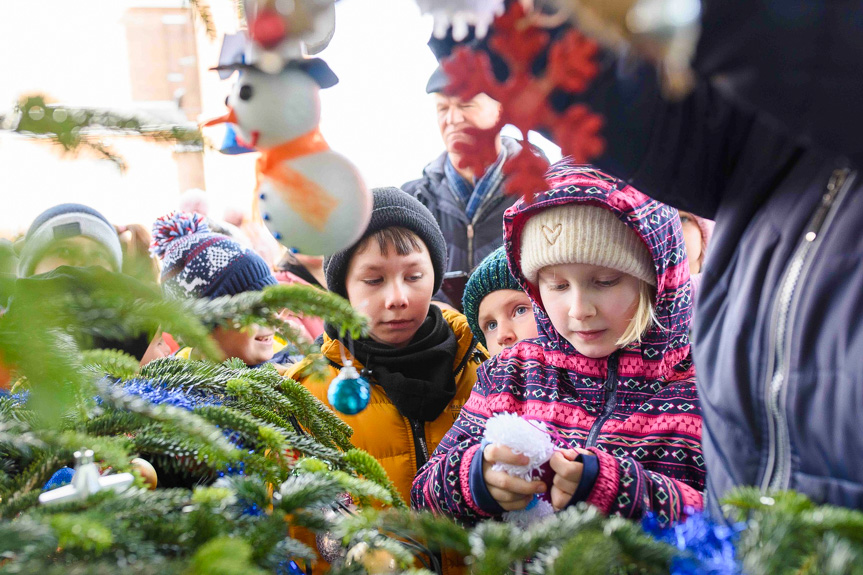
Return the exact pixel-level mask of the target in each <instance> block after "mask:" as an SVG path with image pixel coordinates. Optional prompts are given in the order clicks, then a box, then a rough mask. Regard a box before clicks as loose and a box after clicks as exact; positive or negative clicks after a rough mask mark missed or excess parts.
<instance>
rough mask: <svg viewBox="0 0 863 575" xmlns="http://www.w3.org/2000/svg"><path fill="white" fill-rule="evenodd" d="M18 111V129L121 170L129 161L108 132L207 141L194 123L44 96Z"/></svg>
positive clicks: (187, 141)
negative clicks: (157, 120) (149, 119)
mask: <svg viewBox="0 0 863 575" xmlns="http://www.w3.org/2000/svg"><path fill="white" fill-rule="evenodd" d="M199 13H200V12H199ZM17 112H18V122H17V126H15V128H14V131H15V132H17V133H19V134H22V135H24V136H29V137H33V138H39V139H45V140H48V141H51V142H53V143H56V144H58V145H60V146H61V147H62V148H63V150H64V151H66V152H71V153H77V152H80V151H82V150H87V151H90V152H94V153H95V154H96V155H97V157H100V158H103V159H106V160H110V161H111V162H113V163H114V164H115V165H116V166H117V168H119V169H120V170H125V169H126V163H125V162H124V161H123V159H122V158H121V157H119V156H118V155H117V154H116V153H114V152H113V151H112V150H111V149H110V147H109V146H108V145H106V144H105V142H104V140H103V138H104V136H105V133H106V132H108V133H113V134H117V135H125V136H127V135H136V136H141V137H144V138H147V139H149V140H153V141H158V142H168V143H179V144H186V145H196V146H203V142H204V141H203V137H202V136H201V131H200V130H199V129H198V128H197V127H196V126H194V125H192V124H189V125H153V124H148V123H146V122H144V121H143V120H141V119H140V118H137V117H135V116H128V115H123V114H117V113H114V112H111V111H108V110H96V109H90V108H72V107H69V106H60V105H56V104H48V103H47V102H46V99H45V97H44V96H41V95H36V96H29V97H26V98H23V99H22V100H21V101H20V102H19V103H18V109H17Z"/></svg>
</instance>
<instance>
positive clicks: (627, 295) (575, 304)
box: [538, 264, 640, 358]
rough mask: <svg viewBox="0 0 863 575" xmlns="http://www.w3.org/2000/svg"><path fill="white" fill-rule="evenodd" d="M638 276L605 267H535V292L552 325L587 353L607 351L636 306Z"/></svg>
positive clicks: (612, 348) (605, 353) (600, 354)
mask: <svg viewBox="0 0 863 575" xmlns="http://www.w3.org/2000/svg"><path fill="white" fill-rule="evenodd" d="M639 281H640V280H638V279H637V278H635V277H633V276H631V275H629V274H625V273H623V272H621V271H617V270H615V269H612V268H606V267H603V266H594V265H589V264H559V265H554V266H547V267H544V268H542V269H541V270H539V279H538V283H539V294H540V297H541V298H542V304H543V306H544V307H545V311H546V313H547V314H548V317H549V319H550V320H551V323H552V325H553V326H554V329H556V330H557V333H559V334H560V335H561V336H563V337H564V338H566V339H567V340H568V341H569V343H571V344H572V345H573V347H575V349H576V351H578V352H579V353H580V354H582V355H585V356H587V357H593V358H600V357H607V356H609V355H611V353H612V352H613V351H615V350H616V349H617V348H618V347H619V346H618V345H617V342H618V341H619V340H620V338H621V337H622V336H623V334H625V333H626V330H627V329H628V328H629V323H630V322H631V321H632V318H633V317H634V316H635V312H636V311H637V310H638V291H639Z"/></svg>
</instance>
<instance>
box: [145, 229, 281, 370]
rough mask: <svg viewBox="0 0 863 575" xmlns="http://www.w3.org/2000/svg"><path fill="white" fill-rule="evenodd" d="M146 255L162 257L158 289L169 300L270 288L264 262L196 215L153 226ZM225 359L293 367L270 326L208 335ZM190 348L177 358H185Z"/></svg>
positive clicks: (221, 330)
mask: <svg viewBox="0 0 863 575" xmlns="http://www.w3.org/2000/svg"><path fill="white" fill-rule="evenodd" d="M150 249H151V251H152V252H153V253H154V254H155V255H157V256H159V257H160V258H161V259H162V289H163V290H164V291H165V293H166V294H168V295H169V296H171V297H175V298H181V297H194V298H210V299H212V298H216V297H219V296H226V295H236V294H238V293H242V292H247V291H258V290H262V289H264V288H265V287H267V286H269V285H275V284H276V283H277V282H276V278H274V277H273V273H272V272H271V271H270V268H269V267H267V264H266V263H265V262H264V260H263V259H262V258H261V257H260V256H259V255H257V254H256V253H255V252H253V251H252V250H250V249H246V248H243V247H242V246H240V245H239V244H238V243H237V242H235V241H234V240H232V239H230V238H229V237H227V236H223V235H221V234H214V233H212V232H210V229H209V227H208V226H207V224H206V223H205V222H204V218H203V216H201V215H199V214H188V213H184V212H174V213H171V214H168V215H167V216H163V217H161V218H159V219H158V220H156V222H155V223H154V224H153V245H152V246H151V248H150ZM211 335H212V337H213V339H215V340H216V343H217V344H218V345H219V348H220V349H221V350H222V353H223V354H224V357H225V358H231V357H236V358H239V359H241V360H243V362H244V363H245V364H246V365H248V366H250V367H258V366H261V365H263V364H264V363H276V364H282V363H286V362H289V363H292V361H290V360H289V359H288V356H287V354H288V350H289V349H291V348H290V346H285V344H284V343H281V342H280V341H278V339H277V338H276V337H275V330H273V329H272V328H270V327H262V326H252V327H247V328H244V329H228V328H226V327H222V326H217V327H215V328H214V329H213V331H212V333H211ZM191 352H192V350H191V349H190V348H183V349H180V350H179V351H178V352H177V354H176V355H177V356H179V357H184V358H188V357H189V356H190V355H191Z"/></svg>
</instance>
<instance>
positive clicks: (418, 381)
mask: <svg viewBox="0 0 863 575" xmlns="http://www.w3.org/2000/svg"><path fill="white" fill-rule="evenodd" d="M325 329H326V332H327V335H328V336H330V337H331V338H332V339H338V330H337V329H336V328H334V327H333V326H330V325H329V324H327V325H326V326H325ZM353 348H354V349H353V354H354V357H356V358H357V360H358V361H359V362H360V363H362V364H363V365H364V366H365V369H363V375H364V376H365V377H366V378H367V379H369V381H370V383H373V384H375V385H380V386H381V387H382V388H383V390H384V392H385V393H386V394H387V397H388V398H389V399H390V401H392V402H393V404H394V405H395V406H396V408H397V409H398V410H399V413H401V414H402V415H403V416H405V417H407V418H408V419H412V420H417V421H434V420H435V419H437V418H438V416H439V415H440V414H441V413H443V410H444V409H446V406H447V405H449V402H450V401H452V398H453V397H455V391H456V385H455V374H454V373H453V364H454V363H455V358H456V353H458V340H457V339H456V337H455V334H454V333H453V331H452V328H450V326H449V324H448V323H447V322H446V320H445V319H444V318H443V315H441V312H440V309H439V308H438V307H437V306H435V305H432V306H430V308H429V313H428V316H427V317H426V319H425V321H423V323H422V325H421V326H420V328H419V330H417V333H416V335H414V337H413V339H412V340H411V341H410V343H409V344H408V345H407V346H405V347H400V348H394V347H392V346H389V345H386V344H383V343H378V342H376V341H374V340H372V339H368V338H365V339H360V340H357V341H355V342H354V344H353Z"/></svg>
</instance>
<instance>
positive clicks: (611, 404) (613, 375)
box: [584, 351, 620, 447]
mask: <svg viewBox="0 0 863 575" xmlns="http://www.w3.org/2000/svg"><path fill="white" fill-rule="evenodd" d="M619 360H620V352H619V351H615V352H614V353H612V354H611V355H610V356H608V377H607V378H606V379H605V383H604V384H603V386H602V387H603V390H604V394H603V405H602V414H601V415H600V416H599V417H597V418H596V421H594V422H593V425H592V426H590V433H588V434H587V442H586V443H585V444H584V446H585V447H594V446H596V442H597V440H598V439H599V432H600V431H602V426H603V425H605V422H606V421H608V418H609V417H611V414H612V413H613V412H614V408H616V407H617V364H618V362H619Z"/></svg>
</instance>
